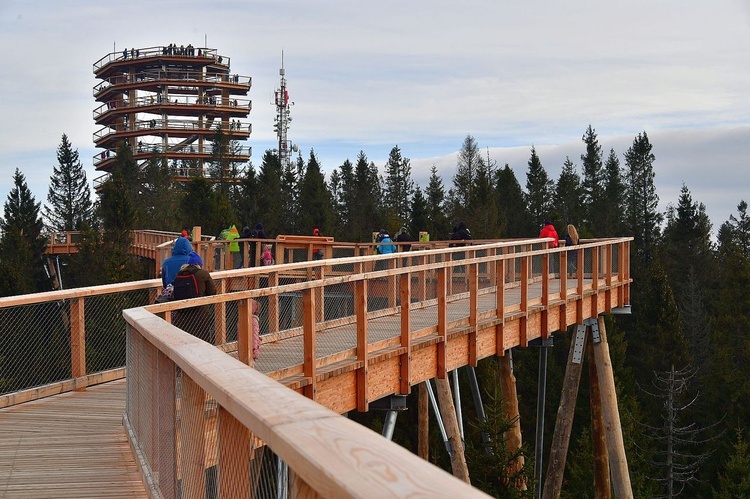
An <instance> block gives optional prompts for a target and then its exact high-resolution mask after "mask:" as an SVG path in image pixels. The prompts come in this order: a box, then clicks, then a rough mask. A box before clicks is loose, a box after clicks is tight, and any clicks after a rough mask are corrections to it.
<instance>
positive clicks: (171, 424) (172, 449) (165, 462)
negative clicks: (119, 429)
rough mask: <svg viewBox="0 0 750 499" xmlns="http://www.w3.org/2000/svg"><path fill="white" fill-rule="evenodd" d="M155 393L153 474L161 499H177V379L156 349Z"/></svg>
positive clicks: (163, 355) (166, 359) (170, 361)
mask: <svg viewBox="0 0 750 499" xmlns="http://www.w3.org/2000/svg"><path fill="white" fill-rule="evenodd" d="M156 355H157V367H156V368H157V372H156V380H155V384H156V391H157V395H158V404H159V412H158V415H157V417H158V418H159V431H158V432H157V434H156V436H155V439H156V441H157V444H156V448H157V458H156V463H154V468H155V471H156V472H157V473H158V474H159V475H158V476H159V490H160V491H161V492H162V495H163V497H177V460H176V459H175V458H176V455H177V430H176V428H177V404H176V400H177V378H176V369H175V364H174V362H172V360H171V359H170V358H169V357H167V356H166V355H165V354H164V353H162V352H161V351H159V350H157V354H156Z"/></svg>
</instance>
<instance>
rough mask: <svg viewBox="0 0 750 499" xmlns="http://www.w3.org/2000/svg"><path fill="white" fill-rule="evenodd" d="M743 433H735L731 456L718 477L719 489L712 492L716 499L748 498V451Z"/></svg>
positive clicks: (749, 458)
mask: <svg viewBox="0 0 750 499" xmlns="http://www.w3.org/2000/svg"><path fill="white" fill-rule="evenodd" d="M744 431H746V430H744V429H743V430H737V432H736V433H737V436H736V439H735V442H734V446H733V450H732V454H731V455H730V457H729V459H728V460H727V461H726V465H725V466H724V467H723V470H722V472H721V474H720V476H719V482H718V485H719V488H718V490H715V491H714V497H716V499H739V498H743V497H750V450H749V449H748V445H747V439H746V437H745V436H744V435H743V432H744Z"/></svg>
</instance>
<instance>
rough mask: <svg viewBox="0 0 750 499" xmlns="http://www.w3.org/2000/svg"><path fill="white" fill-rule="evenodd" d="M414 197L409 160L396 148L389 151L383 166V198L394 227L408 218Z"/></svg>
mask: <svg viewBox="0 0 750 499" xmlns="http://www.w3.org/2000/svg"><path fill="white" fill-rule="evenodd" d="M413 195H414V181H413V180H412V178H411V165H410V164H409V158H405V157H403V156H402V155H401V149H399V148H398V146H396V147H394V148H393V149H391V152H390V154H389V155H388V162H387V163H386V164H385V185H384V189H383V198H384V199H385V200H387V201H386V212H387V213H388V214H389V218H391V217H393V218H395V221H396V223H395V224H394V225H397V226H399V227H400V226H401V225H403V224H404V223H406V222H407V221H408V220H409V218H410V213H409V208H410V205H411V197H412V196H413Z"/></svg>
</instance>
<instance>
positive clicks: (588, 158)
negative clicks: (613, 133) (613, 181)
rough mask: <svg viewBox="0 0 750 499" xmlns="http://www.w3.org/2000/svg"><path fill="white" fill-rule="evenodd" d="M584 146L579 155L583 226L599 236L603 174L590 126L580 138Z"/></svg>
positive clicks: (593, 133) (600, 156)
mask: <svg viewBox="0 0 750 499" xmlns="http://www.w3.org/2000/svg"><path fill="white" fill-rule="evenodd" d="M581 140H583V142H584V143H585V144H586V153H585V154H581V162H582V165H583V184H582V186H583V206H584V207H585V210H586V213H585V218H586V219H585V222H586V223H585V224H586V227H587V228H588V229H589V231H590V232H591V233H593V234H600V233H601V231H602V230H603V228H604V214H605V211H604V209H603V208H604V206H603V204H604V201H603V198H604V192H603V186H604V172H603V168H602V147H601V146H600V145H599V139H598V137H597V135H596V130H594V129H593V128H592V127H591V125H589V126H588V128H587V129H586V132H585V133H584V134H583V137H581Z"/></svg>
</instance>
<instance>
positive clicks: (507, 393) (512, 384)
mask: <svg viewBox="0 0 750 499" xmlns="http://www.w3.org/2000/svg"><path fill="white" fill-rule="evenodd" d="M499 360H500V387H501V389H502V393H503V412H504V413H505V418H506V419H507V420H508V421H513V422H515V424H514V426H513V428H511V429H510V430H508V432H507V433H506V434H505V441H506V443H507V445H508V450H509V451H510V452H515V451H517V450H518V449H520V448H521V444H523V439H522V437H521V420H520V415H519V413H518V392H517V391H516V376H515V375H514V374H513V366H512V363H513V354H512V350H507V351H506V352H505V355H503V356H502V357H500V358H499ZM524 461H525V460H524V457H523V456H519V457H518V461H517V467H516V470H518V469H520V468H521V466H523V464H524ZM513 471H515V470H513ZM525 489H526V486H525V484H523V486H522V490H525Z"/></svg>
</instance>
